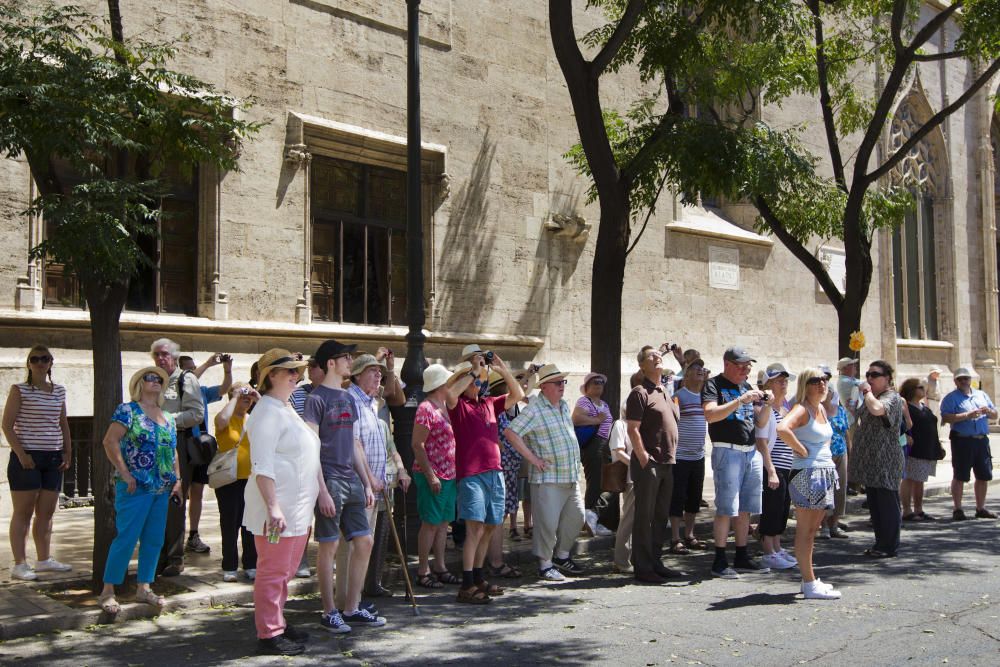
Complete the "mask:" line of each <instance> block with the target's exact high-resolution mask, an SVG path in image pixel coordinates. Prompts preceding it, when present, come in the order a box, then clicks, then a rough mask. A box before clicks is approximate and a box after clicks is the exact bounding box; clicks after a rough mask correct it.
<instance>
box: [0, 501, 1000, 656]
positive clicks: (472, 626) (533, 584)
mask: <svg viewBox="0 0 1000 667" xmlns="http://www.w3.org/2000/svg"><path fill="white" fill-rule="evenodd" d="M926 509H927V511H928V512H929V513H931V514H934V515H937V516H939V517H942V519H941V520H939V521H936V522H933V523H927V524H919V525H916V526H907V528H906V529H905V531H904V534H903V547H902V549H901V551H900V557H899V558H896V559H891V560H882V561H874V562H873V561H870V560H868V559H866V558H865V557H864V556H862V555H860V552H861V551H862V550H863V549H864V548H865V547H866V546H868V545H869V543H870V541H871V533H870V531H869V530H868V527H867V523H866V521H865V519H864V518H863V517H854V520H853V521H852V522H851V526H852V528H853V531H852V532H851V539H850V540H831V541H820V542H819V543H818V548H817V566H818V568H819V569H818V572H819V575H820V576H821V577H822V578H823V580H824V581H828V582H830V583H834V584H836V585H837V586H838V588H840V589H841V590H842V592H843V594H844V597H843V599H841V600H839V601H813V600H803V599H801V596H799V595H798V588H799V579H798V577H797V575H795V574H769V575H756V576H744V578H743V579H741V580H740V581H735V582H733V581H723V580H718V579H709V578H705V575H706V574H707V573H708V570H709V565H710V559H711V556H710V555H708V553H705V554H699V555H695V556H683V557H668V559H667V564H668V565H670V566H672V567H675V568H680V569H683V570H685V571H687V572H688V573H689V574H690V575H691V576H690V577H688V578H687V579H686V580H684V581H683V583H680V584H677V585H667V586H659V587H649V586H639V585H635V584H633V583H632V580H631V579H630V578H628V577H625V576H622V575H613V574H611V573H610V571H609V569H608V567H607V566H606V565H605V564H604V562H606V561H607V555H606V554H602V553H597V554H593V555H591V556H589V557H587V558H586V559H583V562H585V563H586V564H587V565H588V566H590V568H591V572H592V573H593V574H592V575H591V576H588V577H583V578H580V579H577V580H573V581H568V582H566V583H563V584H541V583H539V582H538V581H537V580H536V579H535V578H534V577H533V576H527V577H525V578H524V579H523V580H521V581H520V582H515V583H519V585H516V586H514V587H512V588H511V589H508V593H507V595H505V596H503V597H501V598H499V599H497V600H495V601H494V602H493V603H492V604H490V605H487V606H484V607H475V606H470V605H459V604H456V603H454V602H453V596H454V590H455V589H454V587H449V588H447V589H444V590H445V591H447V592H432V593H430V594H427V595H422V596H421V597H420V598H419V602H420V605H421V611H422V613H421V615H420V616H414V615H413V614H412V612H411V610H410V608H409V606H407V605H405V603H404V602H403V600H401V599H400V598H394V599H393V600H390V601H387V602H384V603H382V605H381V606H382V608H383V614H384V615H385V616H387V617H388V619H389V624H388V625H387V627H385V628H383V629H366V630H359V631H355V632H354V633H352V634H351V635H347V636H332V635H328V634H325V633H323V631H322V630H321V629H320V628H319V626H318V623H317V620H318V607H319V602H318V600H316V599H297V600H292V601H290V602H289V605H288V617H289V619H290V620H291V621H292V622H293V623H295V624H297V625H298V626H300V627H304V628H306V629H309V630H310V631H311V632H312V634H313V637H312V640H311V641H310V642H309V648H308V651H307V652H306V653H305V654H304V655H303V656H299V657H296V658H274V657H264V656H257V655H255V654H254V650H255V644H256V640H255V639H254V634H253V616H252V613H253V611H252V608H250V607H229V608H219V609H206V610H203V611H197V612H185V613H183V614H167V615H164V616H161V617H160V618H158V619H156V620H151V621H135V622H131V623H124V624H122V625H119V626H101V627H94V628H90V629H88V630H84V631H73V632H63V633H59V634H49V635H39V636H37V637H32V638H26V639H19V640H14V641H9V642H6V643H3V644H0V663H2V664H4V665H17V664H25V665H28V664H31V665H35V664H44V665H46V667H83V666H86V665H95V666H96V665H134V666H137V665H148V666H156V667H161V666H167V665H186V666H192V667H193V666H196V665H216V664H235V663H236V662H237V661H238V662H239V663H240V664H241V665H246V666H248V667H249V666H251V665H320V664H323V665H326V664H330V663H334V662H335V663H337V664H344V665H354V664H357V665H381V664H392V665H411V664H412V665H423V664H428V663H431V664H440V663H450V664H479V665H487V664H502V665H508V666H510V665H552V664H560V665H577V664H581V665H582V664H604V663H607V664H617V665H662V664H682V665H683V664H688V665H697V664H705V665H740V666H743V667H745V666H747V665H770V666H781V665H795V664H803V663H810V664H817V665H844V664H847V665H852V667H856V666H860V665H941V664H950V665H962V666H964V665H992V666H996V665H1000V606H998V602H1000V576H997V574H998V573H997V567H998V566H1000V548H998V539H1000V523H998V522H997V521H983V520H977V521H967V522H964V523H958V524H956V523H952V522H951V521H950V519H946V518H945V517H950V509H949V504H948V503H947V502H946V501H945V500H944V499H936V500H934V501H933V502H931V503H929V504H928V505H927V507H926ZM793 525H794V524H793ZM524 565H528V567H526V568H525V569H526V571H529V572H530V571H531V567H530V565H529V564H524Z"/></svg>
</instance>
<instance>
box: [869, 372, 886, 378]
mask: <svg viewBox="0 0 1000 667" xmlns="http://www.w3.org/2000/svg"><path fill="white" fill-rule="evenodd" d="M865 377H866V378H868V379H869V380H872V379H874V378H884V377H885V373H876V372H875V371H868V372H867V373H865Z"/></svg>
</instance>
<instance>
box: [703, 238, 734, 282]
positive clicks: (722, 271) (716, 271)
mask: <svg viewBox="0 0 1000 667" xmlns="http://www.w3.org/2000/svg"><path fill="white" fill-rule="evenodd" d="M708 285H709V287H715V288H718V289H734V290H738V289H739V288H740V251H739V249H738V248H723V247H720V246H711V245H710V246H708Z"/></svg>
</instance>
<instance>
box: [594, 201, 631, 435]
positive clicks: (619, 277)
mask: <svg viewBox="0 0 1000 667" xmlns="http://www.w3.org/2000/svg"><path fill="white" fill-rule="evenodd" d="M600 200H601V222H600V227H599V229H598V232H597V244H596V246H595V248H594V267H593V270H592V275H591V286H590V295H591V308H590V366H591V370H593V371H596V372H598V373H604V374H605V375H607V376H608V383H607V384H606V385H605V386H604V400H605V401H607V403H608V406H609V407H610V408H611V414H612V415H614V416H615V418H617V417H618V413H619V408H620V407H621V377H622V355H621V351H622V290H623V289H624V286H625V262H626V256H625V251H626V249H627V247H628V223H629V214H630V209H629V200H628V197H627V196H626V195H625V193H624V192H621V191H618V192H615V193H609V194H607V195H605V196H601V197H600Z"/></svg>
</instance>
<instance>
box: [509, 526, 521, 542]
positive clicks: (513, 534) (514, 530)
mask: <svg viewBox="0 0 1000 667" xmlns="http://www.w3.org/2000/svg"><path fill="white" fill-rule="evenodd" d="M510 539H511V540H513V541H514V542H520V541H521V533H519V532H517V528H511V529H510Z"/></svg>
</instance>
